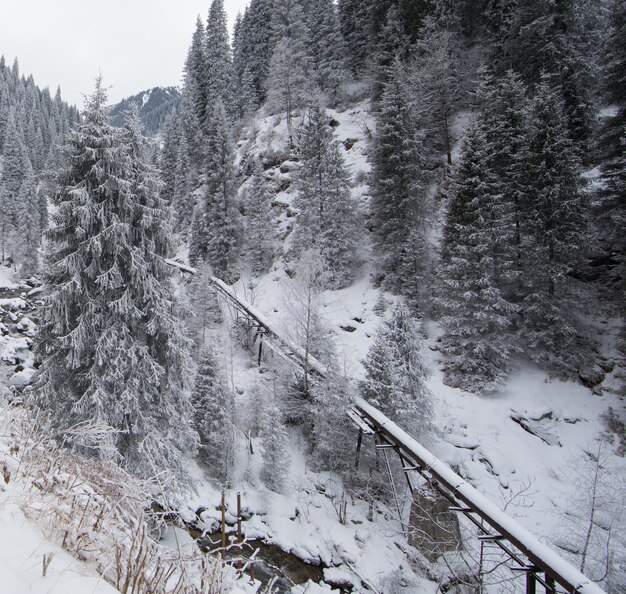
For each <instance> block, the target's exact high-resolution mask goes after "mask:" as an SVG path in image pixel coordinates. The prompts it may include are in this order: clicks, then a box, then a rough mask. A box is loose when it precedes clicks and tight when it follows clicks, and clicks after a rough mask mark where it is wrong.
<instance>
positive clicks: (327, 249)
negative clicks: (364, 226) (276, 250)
mask: <svg viewBox="0 0 626 594" xmlns="http://www.w3.org/2000/svg"><path fill="white" fill-rule="evenodd" d="M298 148H299V155H300V159H301V162H302V165H301V167H300V169H299V170H298V173H297V176H296V183H295V188H296V191H297V196H296V199H295V206H296V207H297V208H298V210H299V213H298V226H297V228H296V232H295V236H294V240H293V250H294V252H295V253H296V254H300V253H302V252H303V251H304V250H306V249H309V248H311V247H317V248H318V249H319V251H320V253H321V255H322V257H323V258H324V259H325V261H326V266H327V267H328V270H329V272H330V278H329V279H328V280H329V287H331V288H341V287H345V286H346V285H347V284H349V283H350V280H351V273H352V270H353V268H354V261H355V258H356V233H357V231H356V205H355V204H354V201H353V200H352V197H351V194H350V176H349V173H348V172H347V170H346V167H345V165H344V161H343V158H342V156H341V154H340V153H339V147H338V146H337V142H336V141H335V139H334V138H333V134H332V129H331V128H330V126H329V124H328V115H327V114H326V112H325V110H324V109H322V108H321V107H320V106H319V105H316V106H313V107H311V108H310V109H309V111H308V117H307V121H306V122H305V124H304V126H303V127H302V128H301V130H300V133H299V147H298Z"/></svg>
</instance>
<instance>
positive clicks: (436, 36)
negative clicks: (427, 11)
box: [409, 17, 462, 165]
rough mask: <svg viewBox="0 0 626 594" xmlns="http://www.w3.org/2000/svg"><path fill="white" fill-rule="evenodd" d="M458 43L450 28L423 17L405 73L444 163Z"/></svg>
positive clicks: (457, 82)
mask: <svg viewBox="0 0 626 594" xmlns="http://www.w3.org/2000/svg"><path fill="white" fill-rule="evenodd" d="M460 47H461V42H460V39H459V38H458V36H457V35H455V33H454V32H452V31H450V30H449V29H446V28H443V27H442V23H441V21H438V20H437V19H435V18H431V17H428V18H426V19H425V21H424V24H423V26H422V28H421V30H420V33H419V36H418V39H417V47H416V50H415V53H414V55H415V57H414V59H413V60H412V63H411V67H410V73H409V77H410V81H411V84H412V85H413V86H414V88H418V89H419V90H420V92H419V93H418V94H416V97H415V102H416V107H415V109H416V111H417V112H418V115H419V117H420V119H421V121H423V122H424V124H423V125H424V128H425V129H426V134H427V140H428V141H429V144H430V146H432V147H433V148H435V150H436V151H437V152H441V151H444V152H445V153H446V156H447V161H448V165H451V164H452V140H451V138H450V118H451V117H452V115H453V113H454V111H455V110H456V109H457V107H458V105H459V102H460V96H461V75H460V68H461V67H462V66H461V56H460Z"/></svg>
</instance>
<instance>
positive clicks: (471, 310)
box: [437, 122, 515, 392]
mask: <svg viewBox="0 0 626 594" xmlns="http://www.w3.org/2000/svg"><path fill="white" fill-rule="evenodd" d="M489 158H490V147H489V145H488V143H487V140H486V137H485V132H484V129H483V127H482V125H481V122H474V123H473V124H472V125H471V127H470V129H469V130H468V132H467V135H466V138H465V141H464V144H463V153H462V158H461V161H460V164H459V166H458V169H457V171H456V172H455V174H454V177H453V180H452V186H451V189H450V197H449V202H448V210H447V216H446V223H445V228H444V235H443V245H442V255H441V265H440V269H439V272H438V274H437V277H438V279H439V283H438V289H437V290H438V297H437V303H438V306H439V308H440V310H441V313H442V314H443V317H442V323H443V327H444V329H445V333H444V336H443V340H442V351H443V352H444V353H445V354H446V368H445V369H446V382H447V383H448V384H450V385H452V386H455V387H460V388H462V389H465V390H469V391H472V392H474V391H475V392H492V391H494V390H496V389H497V388H498V387H499V386H500V385H501V384H502V383H503V382H504V380H505V379H506V376H507V373H508V370H509V359H510V356H511V352H512V350H513V342H512V340H511V337H510V336H509V335H508V331H509V329H510V327H511V323H512V316H513V315H514V311H515V310H514V308H513V306H511V304H509V303H508V302H507V301H506V300H505V299H504V298H503V296H502V294H501V291H500V288H499V285H498V283H497V280H496V278H495V267H494V251H493V247H494V235H495V234H496V228H495V226H494V222H495V221H494V211H493V208H494V206H496V204H494V202H493V198H494V196H493V179H492V175H491V172H490V171H489V169H488V168H486V167H484V164H485V163H486V162H488V161H489Z"/></svg>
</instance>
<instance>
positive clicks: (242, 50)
mask: <svg viewBox="0 0 626 594" xmlns="http://www.w3.org/2000/svg"><path fill="white" fill-rule="evenodd" d="M272 4H273V1H272V0H251V2H250V5H249V6H248V8H247V9H246V11H245V13H244V15H243V18H242V19H241V23H240V25H239V28H238V29H237V36H236V37H235V39H234V46H235V47H234V55H233V65H234V67H235V72H236V74H237V77H238V78H239V83H240V85H241V87H242V92H243V93H244V95H245V101H246V102H247V101H250V104H249V105H250V109H251V111H254V110H255V109H257V107H259V105H260V104H261V102H262V101H263V100H264V99H265V93H266V84H265V79H266V78H267V73H268V71H269V63H270V58H271V56H272V50H273V47H274V40H273V36H272V28H271V26H268V24H269V23H271V21H272ZM244 75H245V76H244ZM244 79H245V84H244ZM252 101H256V103H252ZM243 106H245V103H243V105H242V107H243ZM243 113H244V114H245V113H246V112H245V110H244V111H243Z"/></svg>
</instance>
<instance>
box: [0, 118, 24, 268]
mask: <svg viewBox="0 0 626 594" xmlns="http://www.w3.org/2000/svg"><path fill="white" fill-rule="evenodd" d="M16 118H17V115H16V114H15V112H14V111H11V113H10V114H9V119H8V123H7V128H6V133H5V140H4V146H3V147H2V155H3V159H2V177H0V185H1V186H2V194H1V196H2V203H1V204H0V206H1V207H2V222H1V223H0V233H2V237H1V238H0V240H1V241H2V252H3V259H4V257H6V256H8V255H9V254H11V255H13V252H14V251H15V245H14V242H15V233H16V231H17V224H18V219H19V216H20V212H19V191H20V188H21V187H22V182H23V181H24V175H25V172H26V170H27V168H28V167H29V166H30V162H29V160H28V157H27V155H26V150H25V148H24V139H23V133H22V130H21V128H20V127H19V125H18V122H17V119H16Z"/></svg>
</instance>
